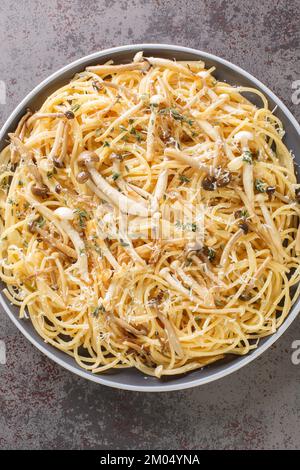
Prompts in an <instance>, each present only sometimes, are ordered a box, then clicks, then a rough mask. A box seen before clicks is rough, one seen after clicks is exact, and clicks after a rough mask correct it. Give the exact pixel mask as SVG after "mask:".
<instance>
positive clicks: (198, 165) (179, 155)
mask: <svg viewBox="0 0 300 470" xmlns="http://www.w3.org/2000/svg"><path fill="white" fill-rule="evenodd" d="M164 154H165V156H167V157H170V158H173V159H174V160H178V161H179V162H182V163H184V164H185V165H188V166H190V167H192V168H195V169H196V170H199V171H203V172H205V173H209V174H214V173H216V170H215V168H214V167H213V166H209V165H205V164H204V163H202V161H201V160H199V159H198V158H195V157H190V156H189V155H186V154H185V153H183V152H181V151H180V150H175V149H173V148H166V149H165V151H164Z"/></svg>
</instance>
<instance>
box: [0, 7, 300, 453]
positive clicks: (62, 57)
mask: <svg viewBox="0 0 300 470" xmlns="http://www.w3.org/2000/svg"><path fill="white" fill-rule="evenodd" d="M299 12H300V2H299V0H292V1H278V0H277V1H276V2H274V1H265V0H264V1H257V0H256V1H251V2H249V1H248V0H239V1H237V0H235V1H225V0H224V1H209V0H206V1H199V0H198V1H197V0H195V1H192V0H170V1H168V0H161V1H160V0H156V1H146V0H145V1H133V0H129V1H125V0H106V1H92V0H77V1H62V0H61V1H58V0H57V1H56V0H44V1H41V0H39V1H38V0H18V1H17V2H12V1H11V0H1V3H0V80H3V81H4V82H5V83H6V86H7V104H6V105H1V104H0V119H1V123H3V122H4V119H6V117H8V115H9V114H10V112H11V111H12V110H13V108H14V107H15V106H16V104H17V103H18V102H19V101H20V100H21V99H22V98H23V97H24V95H25V94H27V93H28V92H29V91H30V90H31V89H32V88H33V87H34V86H35V85H36V84H37V83H39V82H40V81H41V80H42V79H44V78H45V77H47V75H49V74H50V73H52V72H53V71H55V70H57V69H58V68H59V67H61V66H62V65H65V64H66V63H68V62H71V61H73V60H75V59H77V58H79V57H81V56H83V55H86V54H89V53H91V52H95V51H97V50H99V49H102V48H107V47H111V46H117V45H121V44H130V43H141V42H164V43H175V44H181V45H186V46H192V47H195V48H199V49H203V50H205V51H208V52H212V53H215V54H217V55H220V56H222V57H224V58H225V59H228V60H231V61H233V62H234V63H235V64H238V65H240V66H241V67H243V68H245V69H246V70H248V71H249V72H251V73H253V74H254V75H255V76H256V77H257V78H259V79H260V80H262V81H263V82H264V83H265V84H266V85H268V86H269V87H270V88H271V89H272V90H273V91H274V92H275V93H276V94H277V95H278V96H279V97H280V98H281V99H282V100H283V101H284V102H285V103H286V105H287V106H288V107H289V108H290V109H291V111H292V112H293V113H294V115H295V116H296V117H298V119H299V116H300V104H299V105H298V106H297V105H295V104H294V105H293V103H292V99H291V95H292V82H293V81H295V80H297V79H300V73H299V63H300V57H299V55H300V52H299V51H300V47H299V42H300V32H299ZM0 321H1V327H0V340H5V342H6V346H7V364H6V365H1V364H0V448H5V449H11V448H18V449H25V448H30V449H34V448H39V449H44V448H50V449H55V448H63V449H75V448H96V449H112V448H120V449H134V448H140V449H159V448H160V449H194V448H195V449H199V448H209V449H215V448H218V449H223V448H235V449H237V448H238V449H242V448H246V449H248V448H252V449H261V448H273V449H277V448H286V449H290V448H299V447H300V435H299V425H300V393H299V391H300V365H299V366H295V365H292V363H291V351H292V350H291V344H292V342H293V340H295V339H300V321H299V320H296V321H295V322H294V324H293V325H292V326H291V327H290V328H289V330H288V332H287V333H286V334H284V336H283V337H282V338H281V339H280V340H279V341H278V343H277V344H276V345H275V346H273V347H272V348H271V349H270V350H269V351H268V352H266V353H265V354H264V355H263V356H262V357H260V358H259V359H258V360H256V361H255V362H254V363H252V364H250V365H248V366H247V367H245V368H244V369H243V370H240V371H239V372H237V373H235V374H234V375H231V376H229V377H227V378H225V379H222V380H220V381H218V382H215V383H211V384H209V385H207V386H202V387H201V388H196V389H192V390H187V391H183V392H172V393H165V394H142V393H133V392H125V391H118V390H114V389H110V388H106V387H103V386H100V385H96V384H94V383H90V382H87V381H85V380H83V379H80V378H78V377H75V376H73V375H72V374H71V373H70V372H68V371H66V370H64V369H62V368H61V367H59V366H57V365H56V364H54V363H53V362H51V361H50V360H49V359H47V358H46V357H44V356H43V355H42V354H41V353H40V352H39V351H38V350H36V349H35V348H34V347H33V346H31V344H29V342H28V341H27V340H25V339H24V338H23V337H22V336H21V334H20V333H19V332H18V331H17V329H16V328H15V326H13V324H12V323H11V322H10V321H9V319H8V318H6V316H5V314H4V313H3V312H0Z"/></svg>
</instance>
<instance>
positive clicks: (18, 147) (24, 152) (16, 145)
mask: <svg viewBox="0 0 300 470" xmlns="http://www.w3.org/2000/svg"><path fill="white" fill-rule="evenodd" d="M8 137H9V138H10V140H11V143H12V148H13V149H14V150H15V151H17V152H18V153H19V155H20V157H21V158H23V159H24V160H26V159H27V160H31V159H32V157H33V152H32V150H29V149H28V148H27V147H26V145H25V144H23V142H22V141H21V140H20V139H19V137H17V136H16V135H15V134H8Z"/></svg>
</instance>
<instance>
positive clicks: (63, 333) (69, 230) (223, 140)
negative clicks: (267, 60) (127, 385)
mask: <svg viewBox="0 0 300 470" xmlns="http://www.w3.org/2000/svg"><path fill="white" fill-rule="evenodd" d="M213 72H214V68H211V69H209V70H208V69H206V68H205V64H204V63H203V62H202V61H191V62H179V61H178V62H175V61H171V60H167V59H160V58H153V57H149V58H145V57H143V54H142V53H139V54H137V55H136V56H135V58H134V60H133V62H132V63H130V64H122V65H114V64H113V63H111V61H110V62H108V63H106V64H104V65H97V66H90V67H87V69H86V70H85V71H83V72H81V73H79V74H77V75H76V76H75V77H74V79H73V80H71V81H70V82H69V83H68V84H66V85H65V86H63V87H62V88H60V89H58V90H56V91H55V92H54V93H53V94H52V95H51V96H49V97H48V98H47V99H46V101H45V102H44V104H43V105H42V106H41V108H40V109H39V110H37V111H36V112H34V111H33V110H28V111H27V112H26V114H25V115H24V117H23V118H22V120H21V121H20V123H19V125H18V127H17V129H16V131H15V132H14V133H12V134H10V143H9V145H8V146H7V147H6V148H4V150H3V151H2V152H1V157H0V166H1V172H0V186H1V189H0V215H1V218H0V233H1V239H0V259H1V272H0V276H1V279H2V281H3V282H4V283H5V284H6V288H5V290H4V292H5V293H6V295H7V297H8V298H9V300H10V301H11V302H12V303H14V304H15V305H17V306H19V309H20V317H21V318H24V321H26V318H30V321H31V322H32V324H33V326H34V328H35V329H36V331H37V332H38V333H39V335H40V336H41V337H42V338H43V339H44V340H45V341H46V342H47V343H49V344H51V345H53V346H54V347H56V348H58V349H60V350H62V351H64V352H66V353H67V354H69V355H71V356H73V357H74V358H75V360H76V361H77V363H78V364H79V365H80V366H81V367H82V368H84V369H86V370H88V371H91V372H92V373H100V372H104V371H106V370H108V369H111V368H124V367H135V368H137V369H139V370H140V371H141V372H142V373H144V374H148V375H153V376H156V377H158V378H159V377H162V376H166V375H176V374H183V373H186V372H188V371H190V370H193V369H197V368H201V367H204V366H206V365H207V364H210V363H212V362H214V361H217V360H220V359H222V358H223V357H224V356H225V355H226V354H236V355H244V354H247V353H248V352H249V351H250V350H252V349H254V348H256V347H257V344H258V341H259V340H260V338H263V337H265V336H267V335H270V334H272V333H274V332H275V331H276V329H277V328H278V327H279V326H280V325H281V324H282V322H283V321H284V320H285V318H286V317H287V315H288V313H289V311H290V309H291V307H292V305H293V302H294V301H295V299H296V298H297V296H298V294H299V287H298V283H299V279H300V264H299V254H300V231H299V229H298V220H299V215H300V208H299V200H300V194H299V193H300V190H299V188H300V185H299V184H298V183H297V180H296V176H295V172H294V165H293V159H292V155H291V153H290V152H289V150H288V149H287V148H286V146H285V145H284V143H283V141H282V139H283V136H284V130H283V128H282V124H281V122H280V121H279V119H278V118H277V117H276V116H275V115H274V114H273V113H272V112H271V111H270V110H269V109H268V102H267V100H266V98H265V97H264V96H263V95H262V94H261V93H260V92H259V91H258V90H256V89H248V88H243V87H236V86H233V85H230V84H228V83H223V82H220V81H218V80H217V79H215V78H214V76H213ZM248 92H251V93H255V94H256V95H258V98H260V99H261V103H262V104H261V106H262V107H261V108H258V107H257V106H255V105H254V104H252V103H251V102H250V101H249V100H248V99H247V97H246V96H247V93H248Z"/></svg>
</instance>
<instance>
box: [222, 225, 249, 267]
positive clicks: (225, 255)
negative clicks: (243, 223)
mask: <svg viewBox="0 0 300 470" xmlns="http://www.w3.org/2000/svg"><path fill="white" fill-rule="evenodd" d="M243 235H244V232H243V230H242V229H241V228H240V229H239V230H238V231H237V232H235V233H234V234H233V235H232V237H231V238H230V239H229V240H228V242H227V244H226V246H225V248H224V250H223V253H222V256H221V260H220V265H221V266H222V267H223V268H224V267H225V266H226V264H227V263H228V260H229V254H230V252H231V250H232V248H233V246H234V245H235V243H236V242H237V241H238V240H239V239H240V238H241V237H242V236H243Z"/></svg>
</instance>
